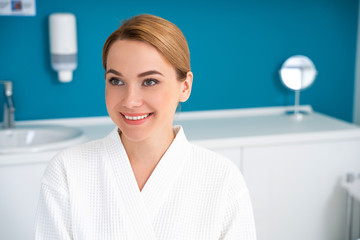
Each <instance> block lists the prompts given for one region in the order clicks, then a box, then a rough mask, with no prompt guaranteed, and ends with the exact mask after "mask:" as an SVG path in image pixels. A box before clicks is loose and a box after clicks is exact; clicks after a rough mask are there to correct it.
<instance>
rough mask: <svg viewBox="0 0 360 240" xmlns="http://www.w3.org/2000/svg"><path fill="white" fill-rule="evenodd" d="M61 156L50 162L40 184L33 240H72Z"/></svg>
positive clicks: (65, 181) (68, 202)
mask: <svg viewBox="0 0 360 240" xmlns="http://www.w3.org/2000/svg"><path fill="white" fill-rule="evenodd" d="M67 186H68V184H67V176H66V171H65V167H64V164H63V161H62V156H60V155H58V156H56V157H55V158H54V159H53V160H52V161H50V163H49V165H48V167H47V169H46V171H45V173H44V176H43V178H42V182H41V190H40V196H39V201H38V206H37V212H36V218H35V239H36V240H45V239H51V240H56V239H61V240H68V239H72V229H71V212H70V211H71V208H70V201H69V194H68V187H67Z"/></svg>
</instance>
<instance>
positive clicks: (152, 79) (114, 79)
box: [109, 77, 159, 87]
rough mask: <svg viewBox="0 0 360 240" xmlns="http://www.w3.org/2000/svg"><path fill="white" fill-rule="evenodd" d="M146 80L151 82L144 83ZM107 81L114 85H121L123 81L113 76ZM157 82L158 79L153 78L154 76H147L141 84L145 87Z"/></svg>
mask: <svg viewBox="0 0 360 240" xmlns="http://www.w3.org/2000/svg"><path fill="white" fill-rule="evenodd" d="M116 82H117V83H116ZM146 82H152V84H150V85H148V84H146ZM109 83H110V84H111V85H114V86H122V85H124V82H123V81H122V80H120V79H118V78H114V77H112V78H110V79H109ZM158 83H159V81H158V80H156V79H154V78H147V79H145V80H144V81H143V83H142V85H143V86H145V87H151V86H154V85H156V84H158Z"/></svg>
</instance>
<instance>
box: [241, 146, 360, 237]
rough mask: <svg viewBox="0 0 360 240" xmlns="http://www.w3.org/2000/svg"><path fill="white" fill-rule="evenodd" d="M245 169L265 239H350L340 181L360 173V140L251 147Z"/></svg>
mask: <svg viewBox="0 0 360 240" xmlns="http://www.w3.org/2000/svg"><path fill="white" fill-rule="evenodd" d="M243 168H244V169H243V174H244V178H245V181H246V183H247V186H248V188H249V191H250V195H251V198H252V203H253V208H254V214H255V221H256V226H257V233H258V239H259V240H289V239H292V240H304V239H306V240H339V239H344V236H345V216H346V212H345V210H346V192H345V190H344V189H343V188H342V187H341V185H340V184H341V179H342V177H343V176H344V175H345V174H346V173H348V172H355V173H360V140H353V141H338V142H336V141H332V142H330V141H329V142H314V143H306V144H297V145H282V146H267V147H248V148H245V149H244V153H243Z"/></svg>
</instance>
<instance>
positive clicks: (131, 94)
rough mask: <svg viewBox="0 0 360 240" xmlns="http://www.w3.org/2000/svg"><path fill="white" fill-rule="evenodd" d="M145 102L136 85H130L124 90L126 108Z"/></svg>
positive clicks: (138, 105)
mask: <svg viewBox="0 0 360 240" xmlns="http://www.w3.org/2000/svg"><path fill="white" fill-rule="evenodd" d="M142 104H143V98H142V94H141V92H140V90H139V89H137V88H136V87H135V86H132V87H128V88H127V89H126V91H125V92H124V98H123V106H124V107H126V108H136V107H140V106H141V105H142Z"/></svg>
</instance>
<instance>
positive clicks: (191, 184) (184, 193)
mask: <svg viewBox="0 0 360 240" xmlns="http://www.w3.org/2000/svg"><path fill="white" fill-rule="evenodd" d="M174 130H175V131H176V132H177V135H176V137H175V139H174V141H173V142H172V144H171V146H170V147H169V149H168V150H167V151H166V153H165V154H164V156H163V157H162V158H161V160H160V162H159V163H158V165H157V166H156V168H155V170H154V171H153V173H152V174H151V176H150V178H149V179H148V181H147V182H146V184H145V186H144V188H143V189H142V191H140V190H139V188H138V185H137V182H136V179H135V176H134V174H133V171H132V168H131V165H130V162H129V159H128V157H127V155H126V152H125V149H124V146H123V145H122V142H121V139H120V137H119V134H118V132H117V129H114V131H112V132H111V133H110V134H109V135H108V136H107V137H105V138H104V139H101V140H97V141H93V142H90V143H85V144H82V145H79V146H76V147H73V148H70V149H67V150H65V151H62V152H61V153H59V154H58V155H57V156H56V157H55V158H54V159H53V160H52V161H51V162H50V164H49V166H48V168H47V170H46V172H45V174H44V176H43V179H42V183H41V194H40V200H39V206H38V212H37V217H36V239H51V240H54V239H83V240H93V239H94V240H107V239H114V240H115V239H117V240H121V239H130V240H136V239H146V240H155V239H162V240H172V239H186V240H192V239H194V240H202V239H204V240H211V239H239V240H253V239H256V234H255V225H254V219H253V213H252V207H251V203H250V199H249V194H248V190H247V188H246V185H245V183H244V180H243V178H242V176H241V173H240V171H239V170H238V168H237V167H236V166H235V165H234V164H233V163H232V162H230V161H229V160H228V159H225V158H224V157H221V156H220V155H218V154H216V153H213V152H211V151H209V150H206V149H203V148H201V147H198V146H195V145H193V144H191V143H189V142H188V141H187V139H186V137H185V135H184V132H183V130H182V128H181V127H175V128H174Z"/></svg>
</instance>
